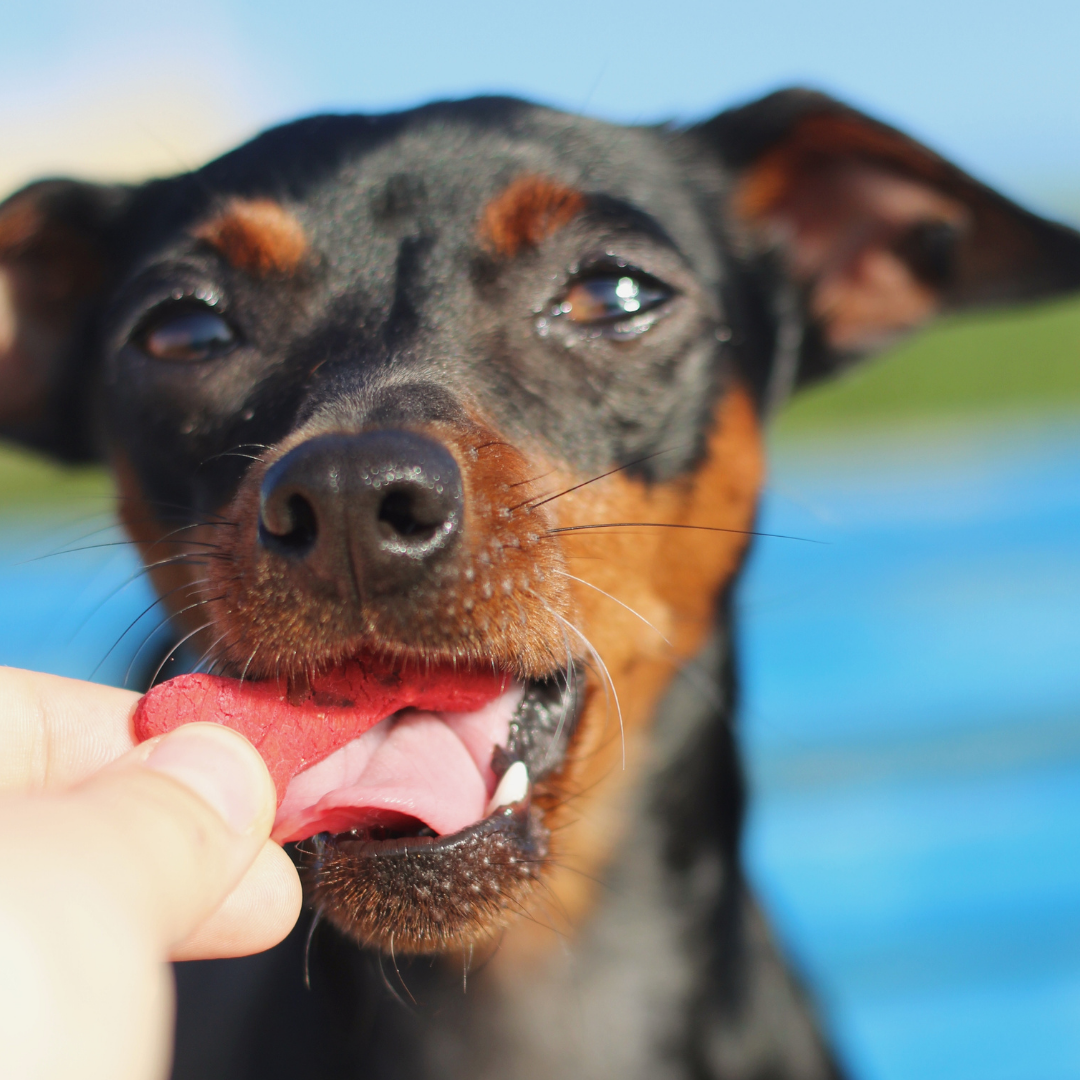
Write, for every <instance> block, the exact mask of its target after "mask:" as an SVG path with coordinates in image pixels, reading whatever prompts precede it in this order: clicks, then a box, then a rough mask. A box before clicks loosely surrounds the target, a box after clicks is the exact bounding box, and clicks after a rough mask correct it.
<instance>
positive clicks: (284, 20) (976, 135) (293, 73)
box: [0, 0, 1080, 216]
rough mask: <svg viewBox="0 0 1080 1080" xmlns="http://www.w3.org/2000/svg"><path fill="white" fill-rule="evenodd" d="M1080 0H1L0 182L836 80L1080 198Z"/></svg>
mask: <svg viewBox="0 0 1080 1080" xmlns="http://www.w3.org/2000/svg"><path fill="white" fill-rule="evenodd" d="M1078 44H1080V4H1078V3H1076V0H1029V2H1027V3H1024V4H1019V3H1016V2H1015V0H1014V2H1008V3H1006V2H1001V0H983V2H981V3H978V2H973V0H937V2H936V3H935V2H932V0H906V2H904V3H902V4H886V3H875V2H873V0H861V2H856V0H819V2H816V3H813V2H808V0H741V2H739V3H732V2H730V0H712V2H706V0H667V2H661V0H604V2H597V0H577V2H576V3H572V4H571V3H564V2H562V0H546V2H545V3H543V4H537V3H530V2H520V0H519V2H517V3H515V2H513V0H501V2H497V0H461V2H458V3H451V2H442V3H436V2H430V0H396V2H395V3H392V4H391V3H386V2H385V0H381V2H380V3H371V2H368V0H350V2H339V0H330V2H320V0H307V2H304V3H298V2H297V0H289V2H285V0H184V2H183V3H182V4H178V3H172V4H158V3H153V2H148V0H98V2H96V3H87V2H85V0H83V2H78V0H36V2H35V3H33V4H27V3H22V4H16V3H15V0H0V146H2V147H3V153H2V154H0V188H3V189H5V190H9V189H11V188H12V187H13V186H15V185H16V184H19V183H22V182H24V181H26V180H29V179H31V178H33V177H35V176H38V175H42V174H45V173H58V172H73V173H74V172H77V173H80V174H82V175H89V176H94V177H102V178H103V177H115V178H131V177H137V176H145V175H150V174H154V173H162V172H175V171H177V170H179V169H182V168H186V167H190V166H194V165H197V164H199V163H201V162H202V161H204V160H206V159H207V158H208V157H210V156H212V155H214V154H216V153H218V152H220V151H222V150H224V149H226V148H227V147H228V146H230V145H232V144H233V143H235V142H237V141H238V140H240V139H242V138H244V137H246V136H248V135H250V134H252V133H254V132H255V131H257V130H259V129H261V128H264V127H266V126H269V125H271V124H273V123H275V122H278V121H280V120H284V119H289V118H293V117H296V116H299V115H302V114H304V113H309V112H314V111H320V110H335V111H367V112H378V111H384V110H388V109H395V108H401V107H405V106H409V105H412V104H417V103H419V102H422V101H425V100H430V99H432V98H439V97H458V96H467V95H471V94H476V93H491V92H497V93H512V94H517V95H520V96H524V97H529V98H533V99H536V100H541V101H545V102H548V103H550V104H553V105H556V106H559V107H562V108H566V109H571V110H574V111H583V112H587V113H590V114H592V115H595V116H599V117H603V118H606V119H612V120H617V121H622V122H644V121H656V120H666V119H676V120H690V119H695V118H699V117H703V116H707V115H710V114H712V113H714V112H716V111H718V110H719V109H721V108H723V107H725V106H728V105H732V104H736V103H738V102H741V101H745V100H748V99H750V98H752V97H755V96H757V95H759V94H762V93H765V92H767V91H769V90H771V89H775V88H777V87H779V86H785V85H793V84H802V85H810V86H814V87H817V88H819V89H824V90H827V91H829V92H831V93H833V94H835V95H837V96H839V97H842V98H845V99H846V100H848V101H849V102H851V103H852V104H855V105H857V106H859V107H861V108H863V109H865V110H867V111H869V112H871V113H873V114H874V115H876V116H878V117H880V118H882V119H885V120H888V121H889V122H891V123H894V124H896V125H897V126H899V127H902V128H903V129H905V130H907V131H908V132H910V133H911V134H914V135H916V136H917V137H919V138H921V139H923V140H924V141H926V142H928V143H929V144H930V145H931V146H933V147H934V148H935V149H937V150H939V151H941V152H943V153H945V154H946V155H947V156H949V157H951V158H952V159H953V160H955V161H957V162H958V163H960V164H962V165H963V166H965V167H966V168H968V169H970V170H971V171H973V172H975V173H976V174H977V175H978V176H979V177H980V178H982V179H985V180H988V181H989V182H991V183H994V184H996V185H998V186H999V187H1003V188H1004V189H1005V190H1006V191H1007V192H1009V193H1010V194H1012V195H1014V196H1017V197H1020V198H1021V199H1023V200H1024V201H1026V202H1028V203H1029V204H1033V205H1035V206H1036V207H1039V208H1043V209H1051V210H1057V212H1058V213H1059V214H1064V213H1068V214H1072V215H1074V216H1075V214H1076V213H1077V212H1078V211H1080V63H1078V57H1077V51H1078V50H1077V46H1078Z"/></svg>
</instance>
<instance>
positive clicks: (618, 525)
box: [546, 521, 829, 545]
mask: <svg viewBox="0 0 1080 1080" xmlns="http://www.w3.org/2000/svg"><path fill="white" fill-rule="evenodd" d="M587 529H693V530H695V531H700V532H718V533H734V534H735V535H737V536H765V537H769V538H770V539H772V540H799V541H801V542H802V543H804V544H822V545H828V544H829V541H828V540H814V539H813V538H812V537H809V536H788V535H786V534H785V533H767V532H758V531H757V530H756V529H725V528H722V527H721V526H719V525H683V524H681V523H679V522H674V521H603V522H599V523H597V524H595V525H563V526H561V527H560V528H556V529H548V530H547V534H546V535H548V536H555V535H557V534H558V533H570V532H583V531H585V530H587Z"/></svg>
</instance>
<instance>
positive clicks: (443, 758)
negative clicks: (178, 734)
mask: <svg viewBox="0 0 1080 1080" xmlns="http://www.w3.org/2000/svg"><path fill="white" fill-rule="evenodd" d="M511 682H512V680H511V679H510V677H509V676H506V675H497V674H494V673H492V672H475V671H468V670H466V671H460V670H454V669H452V668H450V667H432V668H431V669H429V670H427V671H424V672H416V673H412V672H406V673H402V672H395V671H393V670H390V669H389V668H381V667H379V666H378V665H375V664H368V663H365V664H363V665H361V664H359V663H352V664H349V665H347V666H345V667H343V668H339V669H336V670H334V671H332V672H328V673H326V674H324V675H320V676H317V677H316V678H315V679H313V680H312V682H311V685H310V687H309V688H307V689H305V691H304V692H303V693H302V694H297V692H296V690H295V688H294V689H293V691H292V693H291V694H290V689H289V687H288V685H287V684H286V683H285V682H284V681H275V682H246V681H245V682H241V681H240V680H237V679H226V678H221V677H218V676H214V675H181V676H179V677H177V678H175V679H170V680H169V681H168V682H165V683H162V684H161V685H160V686H156V687H154V689H153V690H151V691H150V692H149V693H148V694H146V696H145V697H143V699H142V700H141V701H140V702H139V705H138V707H137V709H136V710H135V737H136V739H137V740H138V741H140V742H142V741H143V740H144V739H149V738H151V737H152V736H154V735H162V734H164V733H165V732H168V731H172V730H173V729H174V728H177V727H179V726H180V725H181V724H190V723H193V722H195V721H209V722H211V723H217V724H225V725H226V726H227V727H231V728H234V729H235V730H237V731H239V732H241V733H242V734H243V735H245V736H246V737H247V738H248V739H249V740H250V741H251V742H252V743H253V744H254V745H255V747H256V748H257V749H258V751H259V753H260V754H261V755H262V757H263V760H264V761H265V762H266V764H267V767H268V768H269V770H270V775H271V776H272V777H273V780H274V785H275V786H276V788H277V793H278V804H279V806H280V807H281V809H280V810H279V815H278V816H279V823H280V824H284V823H283V822H280V819H281V817H282V813H283V812H285V813H287V814H288V816H289V817H290V818H291V819H292V820H293V821H294V822H295V823H296V824H295V825H294V827H292V828H290V829H288V830H286V831H289V832H290V833H291V832H297V831H301V832H302V831H303V829H302V828H301V819H303V821H304V822H306V823H307V825H308V826H309V829H310V831H308V832H306V833H305V835H308V836H310V835H312V833H313V832H315V831H319V829H318V828H315V827H314V826H315V825H316V824H320V823H321V824H322V826H323V827H326V828H330V829H331V830H334V826H335V823H336V824H338V825H340V824H341V823H340V822H339V821H338V820H337V818H335V817H334V815H333V813H324V814H323V817H324V818H326V820H325V821H321V819H320V821H316V818H318V815H317V814H314V813H311V812H305V805H306V807H307V810H308V811H314V809H315V807H314V803H316V802H319V800H320V798H322V795H323V794H325V793H327V792H331V793H333V792H334V791H335V790H337V791H339V792H340V789H342V788H348V787H350V786H352V787H354V788H355V787H356V784H355V781H356V778H357V776H359V775H360V774H361V773H365V770H367V771H366V773H365V776H366V780H367V784H366V787H365V792H366V793H367V795H366V796H365V797H367V798H368V801H366V802H364V803H363V804H362V805H365V806H366V805H369V804H372V805H374V806H376V807H379V806H381V807H383V808H384V809H385V810H387V811H389V810H396V811H398V812H400V813H402V814H410V815H411V816H418V817H421V819H422V820H425V821H428V818H430V817H433V816H434V817H436V818H438V817H439V807H445V806H454V805H455V800H454V797H453V796H454V793H455V792H456V791H457V789H458V788H459V787H460V786H461V784H463V783H465V784H471V786H473V787H478V793H477V795H476V799H479V800H480V805H481V808H482V805H483V801H484V799H485V797H486V796H485V794H484V789H485V787H486V786H490V784H491V777H490V775H488V774H490V768H489V762H490V758H491V752H492V748H493V746H494V745H495V744H496V743H498V742H501V741H504V740H505V736H506V731H505V730H504V729H507V728H508V726H509V714H510V713H511V712H512V711H513V707H514V704H515V703H516V697H517V696H520V691H518V692H517V693H516V694H515V692H514V691H513V690H511V692H510V693H509V694H508V693H507V690H508V687H511ZM511 697H514V698H515V701H511V700H509V699H510V698H511ZM496 699H500V702H501V705H502V706H504V707H498V708H485V706H488V705H489V704H490V703H492V702H494V701H495V700H496ZM504 699H505V700H504ZM402 709H417V710H420V711H421V715H419V716H418V715H416V714H413V713H407V714H406V715H405V717H402V718H394V720H391V721H387V724H386V725H384V728H385V729H386V730H385V731H384V732H383V735H382V736H380V734H379V732H374V731H373V732H372V733H371V735H370V736H369V737H368V739H361V738H360V736H362V735H363V734H364V733H365V732H366V731H368V730H369V729H370V728H373V727H375V725H377V724H379V722H380V721H383V720H386V719H387V718H388V717H392V716H393V714H395V713H398V712H400V711H401V710H402ZM503 713H506V716H505V717H504V716H503ZM433 714H438V715H433ZM390 726H393V727H394V728H397V727H400V728H401V731H400V732H396V733H395V734H394V737H393V738H387V736H389V735H390V730H389V728H390ZM380 731H383V729H380ZM357 740H359V741H357ZM382 743H386V746H385V747H384V749H383V750H382V751H381V752H379V746H380V744H382ZM485 755H486V756H485ZM459 758H460V759H461V760H460V761H459V760H458V759H459ZM328 759H332V760H328ZM361 759H363V760H361ZM320 762H323V763H324V767H323V768H321V769H318V768H312V766H317V765H318V763H320ZM301 773H303V774H304V775H303V776H302V777H300V778H299V779H298V780H297V785H296V790H295V791H290V781H292V780H293V778H294V777H297V776H298V774H301ZM323 773H325V774H326V775H322V774H323ZM414 773H415V774H416V775H415V776H413V775H412V774H414ZM312 778H314V779H312ZM380 784H381V785H382V788H383V792H384V794H383V796H382V797H381V798H380V797H377V796H371V795H370V792H371V791H373V790H374V789H375V787H378V785H380ZM395 785H396V789H395V790H396V792H397V794H396V796H395V798H396V802H395V798H390V796H389V795H387V794H386V792H389V791H390V789H391V788H394V787H395ZM416 787H420V788H423V789H424V790H425V791H427V792H431V793H433V794H430V795H429V796H428V797H427V798H426V800H421V801H422V802H425V805H426V806H427V810H426V812H424V813H423V814H417V813H415V812H414V810H415V808H413V809H410V806H409V805H408V802H409V800H408V798H407V797H404V796H402V794H401V792H402V791H403V790H405V791H406V794H407V793H408V790H411V789H412V788H416ZM440 788H446V789H447V790H446V791H445V792H443V793H442V795H441V796H440V794H439V791H438V789H440ZM308 789H310V790H308ZM287 791H290V799H289V804H290V805H289V806H282V803H283V802H285V799H286V792H287ZM304 792H306V795H307V799H306V801H305V798H304V797H303V793H304ZM476 799H473V800H472V801H476ZM448 800H449V801H448ZM458 801H460V799H459V800H458ZM330 802H331V803H335V802H336V803H337V804H345V805H351V806H353V807H356V806H358V805H361V803H358V802H357V801H355V799H353V800H349V799H347V798H338V799H336V800H335V799H331V800H330ZM325 803H326V800H325V799H323V802H322V803H320V805H325ZM326 810H327V811H328V812H329V810H330V808H329V807H326ZM471 812H472V811H471V809H470V810H468V811H466V810H465V809H464V808H463V809H461V810H457V811H455V812H452V813H444V815H443V816H444V817H446V821H439V822H438V823H436V822H431V821H428V824H429V825H432V827H434V828H436V831H439V832H442V831H445V830H447V829H449V830H450V831H453V828H452V827H456V828H462V827H464V825H467V824H470V822H469V821H461V822H457V820H456V818H457V817H461V816H462V815H464V816H468V815H469V813H471ZM340 816H341V815H340V814H339V815H338V817H340ZM373 820H374V819H373ZM474 820H475V819H474ZM440 825H441V826H442V827H441V828H440V827H439V826H440ZM280 832H281V829H280V828H276V829H275V836H277V835H278V834H279V833H280ZM284 838H285V837H283V839H284ZM287 838H288V839H295V838H296V837H293V836H291V835H290V836H289V837H287Z"/></svg>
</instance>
